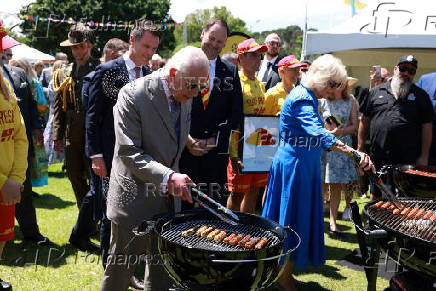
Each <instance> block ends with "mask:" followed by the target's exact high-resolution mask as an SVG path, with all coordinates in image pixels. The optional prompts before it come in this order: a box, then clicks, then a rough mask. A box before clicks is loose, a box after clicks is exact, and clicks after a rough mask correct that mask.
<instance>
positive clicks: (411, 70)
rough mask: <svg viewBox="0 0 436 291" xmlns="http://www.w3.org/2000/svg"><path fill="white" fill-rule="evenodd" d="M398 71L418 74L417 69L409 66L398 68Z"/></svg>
mask: <svg viewBox="0 0 436 291" xmlns="http://www.w3.org/2000/svg"><path fill="white" fill-rule="evenodd" d="M398 70H400V72H401V73H404V72H408V73H409V74H410V75H415V74H416V69H415V68H411V67H408V66H398Z"/></svg>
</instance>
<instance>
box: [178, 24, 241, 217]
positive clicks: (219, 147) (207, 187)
mask: <svg viewBox="0 0 436 291" xmlns="http://www.w3.org/2000/svg"><path fill="white" fill-rule="evenodd" d="M228 33H229V29H228V27H227V23H226V22H225V21H223V20H221V19H210V20H209V21H208V23H207V24H206V26H205V28H204V29H203V31H202V33H201V48H202V50H203V52H204V53H205V54H206V56H207V57H208V59H209V90H208V91H207V89H206V91H204V90H202V92H200V93H199V95H198V96H197V97H195V98H194V99H193V101H192V112H191V130H190V142H188V144H187V146H186V148H185V150H184V152H183V154H182V157H181V159H180V170H181V173H184V174H187V175H188V176H189V177H191V179H192V180H193V181H194V182H195V183H197V185H199V186H200V187H201V189H202V190H204V192H207V193H208V194H209V195H210V196H212V197H215V198H216V199H217V200H219V201H221V202H222V203H223V204H224V205H225V203H226V201H227V197H224V196H226V194H227V189H226V187H225V185H226V183H227V164H228V161H229V155H228V147H229V137H230V133H231V131H232V130H235V129H236V128H237V127H238V125H239V123H240V122H241V120H242V91H241V82H240V80H239V75H238V71H237V68H236V66H234V65H232V64H230V63H229V62H227V61H224V60H222V59H221V58H220V57H219V54H220V53H221V51H222V49H223V48H224V47H225V45H226V41H227V36H228ZM215 145H216V146H215ZM218 193H220V194H221V195H218ZM183 208H185V209H187V208H190V204H188V203H184V204H183Z"/></svg>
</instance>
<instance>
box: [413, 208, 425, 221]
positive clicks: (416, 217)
mask: <svg viewBox="0 0 436 291" xmlns="http://www.w3.org/2000/svg"><path fill="white" fill-rule="evenodd" d="M424 213H425V209H419V211H418V212H417V213H416V215H415V219H420V218H421V217H422V216H423V215H424Z"/></svg>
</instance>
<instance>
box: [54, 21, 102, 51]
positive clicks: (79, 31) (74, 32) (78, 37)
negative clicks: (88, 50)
mask: <svg viewBox="0 0 436 291" xmlns="http://www.w3.org/2000/svg"><path fill="white" fill-rule="evenodd" d="M93 37H94V31H93V30H92V29H91V28H90V27H89V26H85V25H83V24H74V25H73V26H71V27H70V31H69V32H68V39H67V40H64V41H63V42H61V43H60V46H75V45H78V44H81V43H82V42H85V41H90V42H92V38H93Z"/></svg>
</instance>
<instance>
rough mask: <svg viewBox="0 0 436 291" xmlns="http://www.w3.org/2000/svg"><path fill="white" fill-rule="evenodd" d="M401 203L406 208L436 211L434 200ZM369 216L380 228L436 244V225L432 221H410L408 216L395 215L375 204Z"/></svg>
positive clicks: (370, 209) (403, 200) (402, 200)
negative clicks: (384, 227) (383, 227)
mask: <svg viewBox="0 0 436 291" xmlns="http://www.w3.org/2000/svg"><path fill="white" fill-rule="evenodd" d="M400 202H401V204H402V205H404V207H411V208H419V209H425V211H427V210H432V211H433V212H435V211H436V203H435V201H433V200H424V201H423V200H406V199H401V200H400ZM368 215H369V216H370V218H372V219H373V220H374V221H375V222H376V223H378V224H379V225H380V226H386V227H388V228H390V229H391V230H394V231H397V232H401V233H403V234H406V235H408V236H410V237H415V238H418V239H421V240H424V241H427V242H430V243H436V223H435V222H432V221H430V219H427V220H423V219H414V218H410V219H409V218H408V217H407V215H399V214H393V213H392V211H387V210H385V209H380V208H377V207H375V204H373V205H371V206H370V207H369V208H368Z"/></svg>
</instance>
